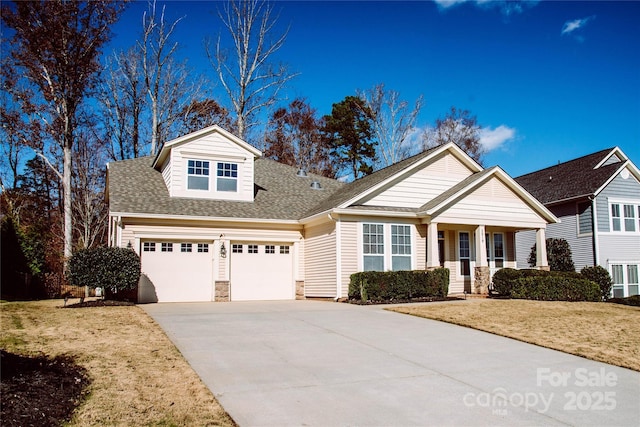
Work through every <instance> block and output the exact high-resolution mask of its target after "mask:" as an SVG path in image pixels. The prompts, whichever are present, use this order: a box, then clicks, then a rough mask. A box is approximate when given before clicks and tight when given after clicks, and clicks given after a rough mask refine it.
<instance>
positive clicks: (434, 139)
mask: <svg viewBox="0 0 640 427" xmlns="http://www.w3.org/2000/svg"><path fill="white" fill-rule="evenodd" d="M449 142H454V143H456V144H458V146H459V147H460V148H462V149H463V150H464V151H465V152H466V153H467V154H468V155H469V156H470V157H471V158H472V159H474V160H475V161H477V162H478V163H481V160H482V156H483V155H484V152H485V151H484V148H483V147H482V145H481V144H480V126H479V125H478V119H477V118H476V116H472V115H471V113H470V112H469V111H468V110H458V109H457V108H456V107H451V110H450V111H449V113H448V114H447V115H446V116H445V118H439V119H437V120H436V126H435V128H429V129H427V130H426V131H425V132H424V133H423V134H422V144H423V148H424V149H427V148H431V147H435V146H438V145H442V144H447V143H449Z"/></svg>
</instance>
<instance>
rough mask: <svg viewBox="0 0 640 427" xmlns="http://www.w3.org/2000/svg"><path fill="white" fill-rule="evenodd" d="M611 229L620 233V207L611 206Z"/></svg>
mask: <svg viewBox="0 0 640 427" xmlns="http://www.w3.org/2000/svg"><path fill="white" fill-rule="evenodd" d="M611 229H612V230H613V231H620V230H621V228H620V205H617V204H616V205H611Z"/></svg>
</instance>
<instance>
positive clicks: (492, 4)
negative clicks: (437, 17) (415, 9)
mask: <svg viewBox="0 0 640 427" xmlns="http://www.w3.org/2000/svg"><path fill="white" fill-rule="evenodd" d="M434 2H435V3H436V4H437V5H438V7H439V8H440V9H441V10H446V9H449V8H451V7H453V6H458V5H460V4H463V3H473V4H474V5H476V6H478V7H481V8H483V9H493V8H497V9H500V12H502V14H503V15H506V16H509V15H512V14H514V13H522V12H523V11H524V10H525V9H528V8H531V7H533V6H535V5H536V4H538V2H539V0H517V1H498V0H434Z"/></svg>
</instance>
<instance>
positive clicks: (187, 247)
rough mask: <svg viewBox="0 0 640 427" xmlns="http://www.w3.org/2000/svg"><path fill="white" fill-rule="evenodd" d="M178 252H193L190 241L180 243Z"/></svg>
mask: <svg viewBox="0 0 640 427" xmlns="http://www.w3.org/2000/svg"><path fill="white" fill-rule="evenodd" d="M180 252H193V247H192V245H191V243H180Z"/></svg>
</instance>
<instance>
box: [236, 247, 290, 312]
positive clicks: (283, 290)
mask: <svg viewBox="0 0 640 427" xmlns="http://www.w3.org/2000/svg"><path fill="white" fill-rule="evenodd" d="M292 249H293V246H292V245H290V244H283V243H266V244H265V243H245V242H232V244H231V260H230V261H231V300H232V301H255V300H281V299H294V297H295V294H294V282H293V251H292Z"/></svg>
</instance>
